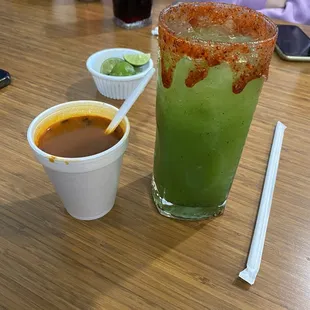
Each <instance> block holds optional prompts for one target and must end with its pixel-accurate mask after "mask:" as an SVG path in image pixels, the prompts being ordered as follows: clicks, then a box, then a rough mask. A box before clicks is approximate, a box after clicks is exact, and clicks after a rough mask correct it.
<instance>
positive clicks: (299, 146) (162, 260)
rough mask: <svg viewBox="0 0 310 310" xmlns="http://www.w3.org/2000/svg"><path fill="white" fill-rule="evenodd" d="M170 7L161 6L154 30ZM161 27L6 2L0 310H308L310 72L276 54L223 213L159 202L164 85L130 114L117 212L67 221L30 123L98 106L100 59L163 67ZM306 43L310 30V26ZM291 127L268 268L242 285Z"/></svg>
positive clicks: (60, 4)
mask: <svg viewBox="0 0 310 310" xmlns="http://www.w3.org/2000/svg"><path fill="white" fill-rule="evenodd" d="M167 4H168V1H156V0H155V1H154V10H153V27H154V26H155V25H156V23H157V18H158V13H159V11H160V10H161V9H162V8H164V7H165V6H166V5H167ZM151 29H152V27H151V26H150V27H146V28H143V29H140V30H136V31H127V30H123V29H120V28H117V27H115V26H114V24H113V21H112V7H111V2H110V1H102V2H99V1H98V2H92V3H83V2H79V1H77V2H75V1H72V0H53V1H49V0H40V1H39V0H28V1H23V0H19V1H18V0H11V1H10V0H2V1H1V4H0V47H1V53H0V68H3V69H6V70H8V71H9V72H10V73H11V75H12V79H13V81H12V85H10V86H8V87H6V88H4V89H2V90H0V125H1V131H0V138H1V152H0V162H1V170H0V181H1V187H0V200H1V208H0V309H22V310H24V309H25V310H28V309H31V310H36V309H171V310H172V309H215V310H222V309H223V310H232V309H263V310H269V309H296V310H309V309H310V202H309V201H310V169H309V167H310V156H309V154H310V125H309V121H310V102H309V92H310V91H309V90H310V64H309V63H293V62H284V61H282V60H280V59H279V58H278V56H277V55H276V54H275V55H274V56H273V59H272V63H271V68H270V78H269V80H268V82H266V83H265V86H264V88H263V92H262V94H261V97H260V101H259V105H258V107H257V110H256V113H255V117H254V120H253V123H252V126H251V130H250V133H249V136H248V139H247V143H246V147H245V149H244V152H243V155H242V160H241V162H240V166H239V168H238V172H237V175H236V178H235V181H234V184H233V187H232V190H231V193H230V196H229V200H228V204H227V208H226V212H225V213H224V215H223V216H221V217H219V218H216V219H214V220H210V221H202V222H181V221H174V220H170V219H167V218H164V217H162V216H160V215H159V214H158V213H157V211H156V210H155V208H154V206H153V203H152V201H151V198H150V175H151V173H152V161H153V147H154V139H155V95H156V82H155V81H156V78H155V77H154V78H153V79H152V81H151V83H150V84H149V86H148V87H147V90H146V91H145V92H144V93H143V94H142V95H141V97H140V98H139V100H138V101H137V103H136V104H135V105H134V107H133V108H132V110H131V111H130V112H129V119H130V121H131V126H132V129H131V134H130V145H129V148H128V150H127V152H126V155H125V158H124V163H123V168H122V173H121V180H120V184H119V191H118V195H117V200H116V204H115V207H114V208H113V209H112V211H111V212H110V213H109V214H108V215H107V216H105V217H104V218H102V219H100V220H96V221H90V222H83V221H78V220H75V219H73V218H71V217H70V216H69V215H68V214H67V213H66V211H65V210H64V208H63V206H62V204H61V202H60V200H59V198H58V197H57V195H56V194H55V192H54V189H53V187H52V185H51V184H50V182H49V181H48V178H47V176H46V174H45V173H44V171H43V169H42V167H41V166H40V165H39V164H38V163H37V162H36V160H35V159H34V157H33V155H32V152H31V150H30V148H29V146H28V145H27V141H26V131H27V127H28V125H29V123H30V122H31V120H32V119H33V118H34V117H35V116H36V115H38V114H39V113H40V112H42V111H43V110H44V109H46V108H49V107H51V106H53V105H56V104H58V103H62V102H66V101H69V100H76V99H93V100H100V101H106V102H109V103H112V104H114V105H116V106H118V107H119V106H120V105H121V103H122V102H121V101H113V100H109V99H107V98H104V97H102V96H101V95H100V94H99V93H98V92H97V90H96V87H95V85H94V83H93V81H92V79H91V76H90V75H89V74H88V72H87V70H86V67H85V60H86V59H87V57H88V56H89V55H90V54H92V53H93V52H95V51H97V50H100V49H105V48H110V47H130V48H136V49H139V50H142V51H145V52H150V53H151V54H152V58H153V60H154V61H155V62H156V60H157V39H156V38H155V37H152V36H151V35H150V30H151ZM303 29H304V30H305V31H306V32H307V33H308V34H309V35H310V27H306V26H305V27H303ZM278 120H281V121H282V122H283V123H284V124H285V125H287V127H288V128H287V131H286V134H285V138H284V145H283V151H282V155H281V162H280V167H279V173H278V179H277V184H276V189H275V193H274V200H273V205H272V209H271V215H270V221H269V227H268V231H267V237H266V243H265V249H264V254H263V259H262V264H261V270H260V272H259V274H258V277H257V279H256V283H255V285H254V286H252V287H249V286H248V285H246V284H245V283H244V282H242V281H240V280H238V273H239V271H241V270H242V269H243V268H244V266H245V263H246V258H247V253H248V250H249V245H250V241H251V236H252V232H253V225H254V222H255V217H256V213H257V209H258V204H259V199H260V193H261V189H262V184H263V179H264V174H265V168H266V163H267V160H268V154H269V150H270V145H271V141H272V136H273V128H274V126H275V124H276V121H278Z"/></svg>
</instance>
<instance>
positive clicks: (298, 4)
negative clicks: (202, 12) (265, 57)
mask: <svg viewBox="0 0 310 310" xmlns="http://www.w3.org/2000/svg"><path fill="white" fill-rule="evenodd" d="M183 1H185V2H186V0H183ZM194 1H201V2H207V1H206V0H193V1H188V2H194ZM212 1H213V2H224V3H233V4H238V5H242V6H247V7H249V8H251V9H254V10H258V11H260V12H261V13H263V14H265V15H267V16H269V17H271V18H275V19H282V20H286V21H288V22H292V23H296V24H305V25H310V0H287V1H286V5H285V7H284V8H283V9H280V8H274V9H273V8H266V2H267V0H212Z"/></svg>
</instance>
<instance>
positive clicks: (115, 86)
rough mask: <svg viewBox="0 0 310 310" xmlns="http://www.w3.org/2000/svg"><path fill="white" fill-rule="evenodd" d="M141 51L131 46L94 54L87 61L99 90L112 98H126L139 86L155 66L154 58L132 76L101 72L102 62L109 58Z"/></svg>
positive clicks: (121, 56)
mask: <svg viewBox="0 0 310 310" xmlns="http://www.w3.org/2000/svg"><path fill="white" fill-rule="evenodd" d="M140 53H142V52H141V51H138V50H134V49H130V48H111V49H106V50H102V51H99V52H96V53H94V54H92V55H91V56H90V57H89V58H88V59H87V61H86V67H87V69H88V71H89V72H90V73H91V75H92V77H93V79H94V82H95V84H96V86H97V89H98V91H99V92H100V93H101V94H102V95H104V96H106V97H108V98H112V99H126V98H127V97H128V96H129V95H130V94H131V93H132V91H133V90H134V89H135V88H136V87H137V86H138V84H139V83H140V82H141V80H142V79H143V77H144V76H145V75H146V73H147V72H148V71H149V70H151V69H152V68H153V66H154V64H153V61H152V59H150V60H149V62H148V63H147V64H145V65H144V66H142V67H141V70H142V72H141V73H138V74H135V75H130V76H111V75H106V74H102V73H100V67H101V64H102V63H103V62H104V61H105V60H106V59H108V58H111V57H119V58H123V56H124V55H125V54H140Z"/></svg>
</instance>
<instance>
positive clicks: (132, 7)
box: [113, 0, 153, 24]
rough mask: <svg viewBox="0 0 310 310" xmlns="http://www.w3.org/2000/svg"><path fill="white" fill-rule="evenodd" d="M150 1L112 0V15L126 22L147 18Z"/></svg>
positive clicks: (150, 7)
mask: <svg viewBox="0 0 310 310" xmlns="http://www.w3.org/2000/svg"><path fill="white" fill-rule="evenodd" d="M152 3H153V1H152V0H113V9H114V16H115V17H117V18H119V19H120V20H122V21H123V22H125V23H127V24H130V23H135V22H138V21H141V20H144V19H147V18H149V17H150V16H151V10H152Z"/></svg>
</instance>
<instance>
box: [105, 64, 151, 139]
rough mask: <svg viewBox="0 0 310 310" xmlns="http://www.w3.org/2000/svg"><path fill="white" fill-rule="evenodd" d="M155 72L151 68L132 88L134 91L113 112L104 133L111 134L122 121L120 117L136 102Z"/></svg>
mask: <svg viewBox="0 0 310 310" xmlns="http://www.w3.org/2000/svg"><path fill="white" fill-rule="evenodd" d="M154 72H155V69H154V68H152V69H150V70H149V71H148V73H147V74H146V75H145V76H144V78H143V79H142V81H141V82H140V84H139V85H138V86H137V87H136V88H135V89H134V91H133V92H132V93H131V94H130V96H129V97H128V98H127V99H126V100H125V101H124V103H123V104H122V106H121V107H120V109H119V110H118V111H117V113H116V114H115V116H114V118H113V119H112V121H111V123H110V124H109V126H108V128H107V129H106V130H105V132H104V133H105V134H106V135H109V134H111V133H112V132H113V131H114V130H115V129H116V128H117V126H118V125H119V123H120V122H121V121H122V119H123V118H124V117H125V115H126V114H127V113H128V111H129V110H130V108H131V107H132V106H133V104H134V103H135V102H136V100H137V99H138V97H139V96H140V95H141V94H142V92H143V91H144V88H145V87H146V85H147V84H148V82H149V81H150V79H151V78H152V76H153V74H154Z"/></svg>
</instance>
